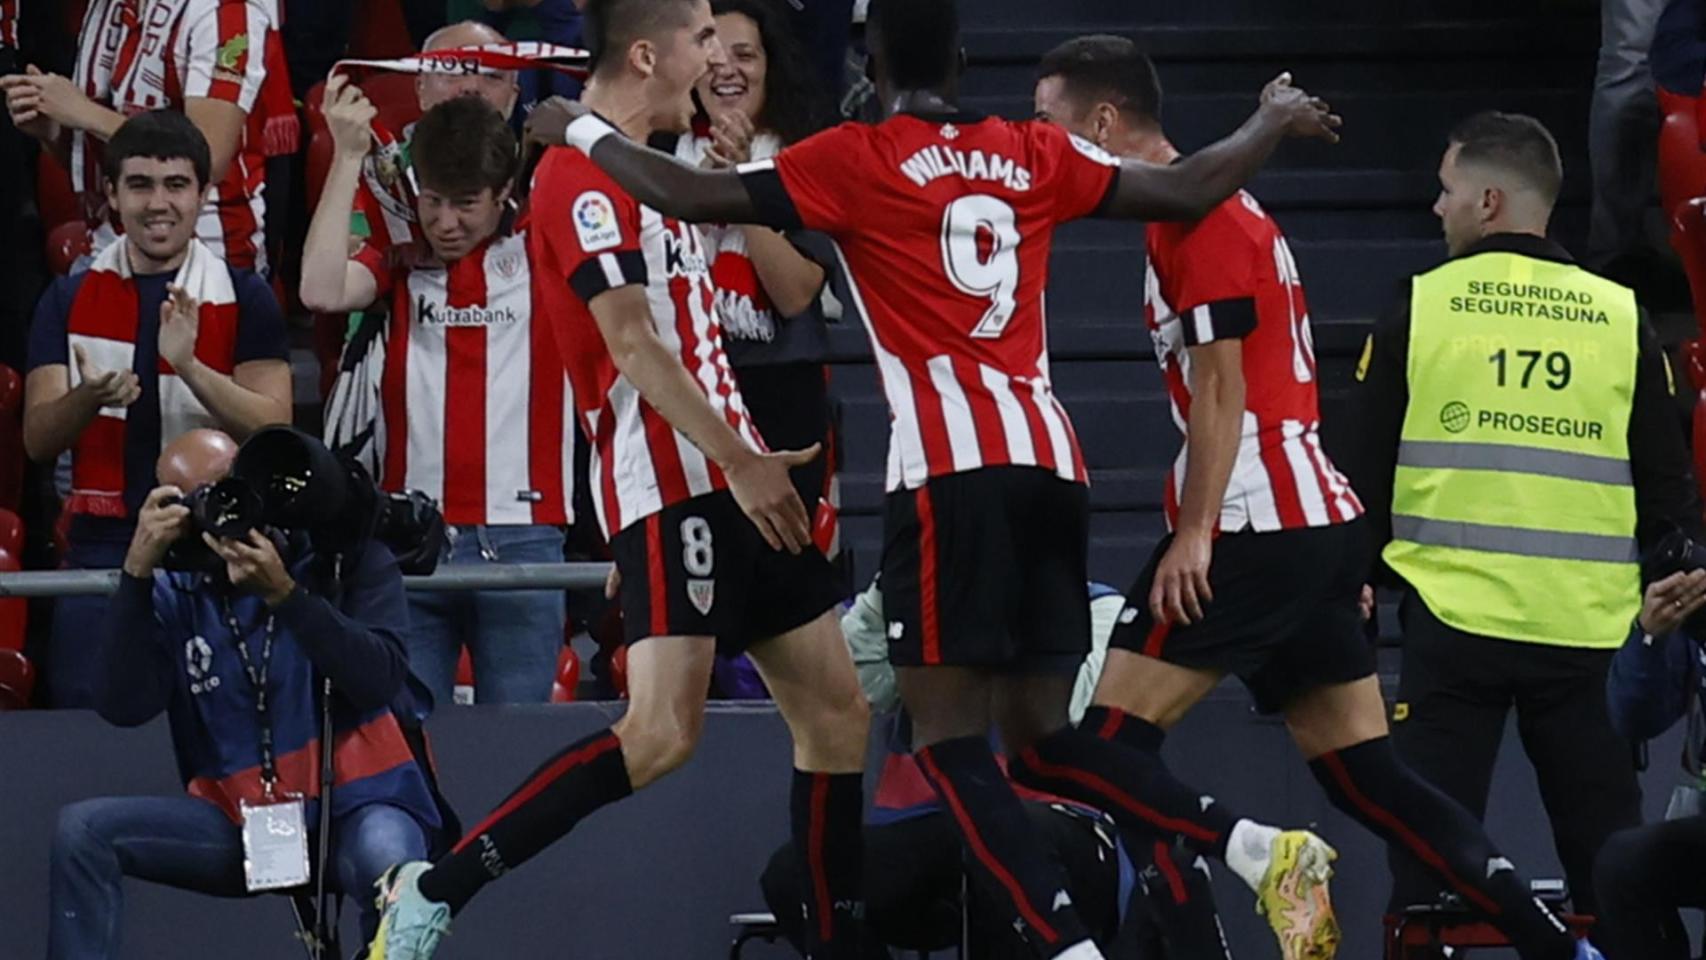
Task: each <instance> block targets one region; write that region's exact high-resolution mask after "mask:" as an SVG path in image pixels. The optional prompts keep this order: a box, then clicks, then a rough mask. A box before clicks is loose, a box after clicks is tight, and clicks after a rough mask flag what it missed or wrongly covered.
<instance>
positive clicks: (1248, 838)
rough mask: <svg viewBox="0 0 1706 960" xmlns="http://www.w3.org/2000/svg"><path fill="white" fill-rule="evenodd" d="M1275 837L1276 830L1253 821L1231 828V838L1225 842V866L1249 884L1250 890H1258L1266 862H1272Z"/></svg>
mask: <svg viewBox="0 0 1706 960" xmlns="http://www.w3.org/2000/svg"><path fill="white" fill-rule="evenodd" d="M1279 835H1280V832H1279V829H1278V828H1276V827H1270V826H1267V825H1266V824H1261V823H1257V822H1256V821H1254V820H1240V821H1238V822H1237V823H1236V824H1234V825H1233V827H1232V836H1230V837H1228V838H1227V841H1226V866H1227V868H1228V869H1230V870H1231V871H1232V872H1233V873H1236V874H1238V876H1239V877H1240V878H1242V879H1243V881H1244V882H1245V883H1247V884H1249V885H1250V889H1251V890H1260V889H1261V887H1262V878H1263V877H1264V876H1266V875H1267V873H1268V863H1269V861H1271V860H1273V850H1274V838H1275V837H1277V836H1279Z"/></svg>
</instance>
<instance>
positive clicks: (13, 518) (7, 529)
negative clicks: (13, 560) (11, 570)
mask: <svg viewBox="0 0 1706 960" xmlns="http://www.w3.org/2000/svg"><path fill="white" fill-rule="evenodd" d="M0 550H8V551H11V554H12V556H14V557H21V556H23V554H24V521H23V520H22V519H21V518H20V517H19V516H18V515H17V514H16V513H14V512H13V511H11V510H0Z"/></svg>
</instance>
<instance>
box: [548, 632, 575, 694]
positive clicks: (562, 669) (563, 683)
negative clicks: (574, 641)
mask: <svg viewBox="0 0 1706 960" xmlns="http://www.w3.org/2000/svg"><path fill="white" fill-rule="evenodd" d="M580 682H581V658H580V657H579V656H577V655H576V654H575V651H574V648H573V647H571V646H569V645H568V644H566V643H565V644H563V652H562V653H560V654H558V655H557V682H556V683H554V684H552V685H551V702H552V703H573V702H574V700H575V691H576V689H577V688H579V687H580Z"/></svg>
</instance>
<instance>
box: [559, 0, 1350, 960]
mask: <svg viewBox="0 0 1706 960" xmlns="http://www.w3.org/2000/svg"><path fill="white" fill-rule="evenodd" d="M868 29H869V30H870V35H871V38H872V47H873V56H874V60H875V67H876V73H877V81H878V88H879V90H880V91H881V94H882V97H883V101H884V103H885V104H887V105H888V107H889V112H890V113H891V114H893V115H892V116H890V117H889V119H887V120H886V121H885V122H883V123H881V124H879V125H876V126H863V125H857V124H847V125H843V126H841V127H837V128H835V129H834V130H830V131H827V132H825V133H822V134H819V135H817V136H815V137H812V138H809V139H807V140H805V141H802V142H801V143H799V144H796V145H794V146H792V147H789V148H787V149H784V150H783V151H782V152H781V153H780V154H778V155H777V157H775V158H774V159H773V160H769V161H763V162H759V163H753V164H747V165H744V166H742V167H741V168H739V169H738V170H736V171H707V170H696V169H694V168H692V167H689V166H687V165H685V164H682V163H679V162H677V161H675V160H673V159H672V158H669V157H667V156H664V155H662V154H659V153H656V152H653V151H649V150H646V149H644V148H643V147H640V146H639V145H638V144H637V143H636V142H635V139H633V138H630V137H624V136H623V135H622V133H623V132H625V131H618V130H616V129H615V128H614V127H612V126H611V125H610V124H609V123H608V122H607V121H606V120H604V119H602V118H600V117H598V116H596V115H592V114H587V113H586V111H585V109H584V108H583V107H580V106H578V105H575V104H569V103H566V102H561V101H559V102H554V103H553V104H548V105H545V106H542V107H540V108H539V110H540V111H544V112H543V113H540V112H538V111H536V112H535V114H534V116H533V118H532V119H531V120H530V124H529V126H530V129H531V130H532V135H533V136H534V137H535V138H539V139H547V140H549V139H551V138H553V137H555V138H563V139H566V140H567V141H568V142H571V143H573V144H575V145H576V146H578V147H580V148H581V149H582V150H583V151H585V152H587V153H588V155H589V156H591V157H592V159H593V160H594V161H596V162H597V163H598V164H599V165H600V166H601V167H603V168H604V169H606V170H607V171H609V172H610V173H611V175H612V176H613V177H614V179H615V180H616V181H617V182H619V183H621V184H622V186H623V187H624V188H626V189H628V190H629V191H632V192H633V194H634V195H635V196H636V197H637V198H638V199H639V200H640V202H642V203H646V204H648V205H650V206H652V207H654V208H656V209H658V210H661V211H663V212H664V213H665V214H666V215H669V216H679V217H683V218H685V219H688V220H692V221H711V222H735V223H743V222H756V223H763V224H766V225H768V226H772V227H778V228H797V227H801V226H803V227H805V228H807V229H815V230H820V231H823V232H825V233H828V234H829V235H831V236H832V237H833V238H835V239H836V240H837V241H838V242H839V243H840V245H841V249H842V251H843V254H844V259H845V261H846V266H847V268H848V273H849V274H850V277H851V280H852V289H853V301H854V302H853V307H854V308H855V309H856V310H857V311H858V313H859V314H860V315H861V316H862V317H863V318H864V320H865V323H866V325H867V328H868V330H869V332H870V334H871V340H872V344H873V349H874V351H875V353H876V356H877V364H878V368H879V370H880V371H881V373H882V377H883V384H884V390H885V392H886V393H887V395H888V400H889V404H890V409H891V414H892V424H893V432H892V435H891V438H890V447H889V457H888V490H889V494H888V500H887V504H886V507H885V511H886V515H885V527H886V529H885V543H886V548H885V551H884V557H883V570H882V583H883V585H884V591H885V593H886V595H887V599H888V605H887V618H888V635H889V638H890V641H891V646H892V654H893V656H892V660H893V662H894V663H895V664H896V666H897V667H898V683H899V686H900V690H901V694H902V697H903V699H904V700H905V702H906V705H907V709H908V711H909V712H910V713H911V715H912V718H913V723H914V738H915V743H916V744H918V749H917V757H918V760H919V766H920V767H921V769H922V770H923V771H924V773H925V775H926V777H927V778H928V779H929V780H930V781H931V784H932V786H933V787H934V788H935V789H936V791H937V792H938V794H939V795H940V796H941V797H942V799H943V801H944V803H945V806H946V807H947V808H948V810H949V811H950V812H951V813H952V815H953V816H954V818H955V821H956V824H957V826H958V827H959V828H960V830H961V832H962V834H963V835H964V837H965V840H966V843H967V845H968V847H969V849H970V850H971V852H972V854H973V856H972V858H971V862H972V864H973V866H974V869H973V876H974V878H975V880H976V882H979V883H981V884H983V885H984V887H985V889H987V890H989V891H991V892H992V893H993V894H994V895H995V896H997V897H1000V898H1002V900H1004V901H1005V902H1006V903H1008V904H1010V905H1011V909H1012V911H1013V914H1012V915H1013V921H1014V923H1015V924H1016V926H1017V927H1018V928H1020V929H1022V930H1024V931H1025V934H1026V936H1027V937H1028V938H1029V939H1030V941H1031V944H1032V947H1033V949H1034V950H1035V951H1036V952H1037V954H1038V955H1039V956H1042V957H1067V958H1071V960H1079V958H1093V957H1100V956H1101V954H1100V953H1099V952H1098V951H1097V949H1096V947H1095V946H1094V944H1093V943H1091V942H1090V941H1089V939H1088V938H1087V936H1086V934H1085V930H1084V926H1083V924H1082V922H1081V921H1080V919H1079V917H1078V916H1077V914H1076V911H1075V910H1074V908H1073V906H1072V900H1071V897H1070V895H1069V894H1068V893H1067V892H1066V890H1065V888H1064V886H1063V884H1062V881H1061V878H1060V874H1059V870H1058V868H1056V867H1055V866H1054V865H1052V864H1051V863H1050V862H1049V861H1048V859H1047V855H1046V853H1045V851H1044V849H1043V847H1042V845H1041V843H1040V842H1039V840H1038V838H1037V836H1036V835H1035V834H1034V832H1033V831H1032V830H1031V828H1030V825H1029V824H1028V823H1027V822H1026V820H1025V816H1024V812H1023V808H1022V807H1021V806H1020V803H1019V801H1018V800H1017V798H1016V797H1015V796H1014V794H1013V791H1012V789H1011V788H1010V787H1009V786H1008V784H1007V783H1006V781H1005V779H1004V778H1003V777H1002V776H1001V774H1000V771H999V768H998V767H997V765H996V762H995V758H994V756H993V755H992V753H991V751H990V746H989V740H988V737H987V730H988V727H989V724H990V721H991V719H992V716H993V719H994V720H995V722H996V723H997V725H998V726H999V728H1000V732H1001V736H1002V741H1003V743H1004V745H1005V746H1006V748H1007V749H1008V750H1010V751H1014V752H1017V751H1020V750H1022V749H1025V748H1028V747H1030V746H1031V745H1032V744H1034V743H1036V742H1037V741H1039V740H1042V739H1043V738H1044V737H1049V736H1061V735H1065V734H1063V733H1062V731H1070V729H1071V728H1070V727H1069V726H1068V724H1067V711H1066V707H1067V700H1068V696H1069V694H1070V691H1071V687H1072V678H1073V671H1075V670H1076V669H1077V665H1078V663H1079V662H1080V661H1081V660H1082V658H1083V656H1084V654H1085V652H1086V650H1087V648H1088V643H1089V623H1088V618H1087V611H1086V607H1085V604H1084V593H1083V591H1084V582H1085V579H1086V577H1085V564H1086V557H1085V550H1086V541H1087V538H1088V526H1089V506H1088V493H1087V490H1086V486H1085V481H1086V472H1085V469H1084V463H1083V459H1082V457H1081V455H1080V453H1079V450H1078V444H1077V440H1076V438H1075V436H1074V434H1073V432H1072V427H1071V424H1070V422H1069V421H1068V419H1067V416H1066V412H1065V410H1064V409H1063V408H1062V407H1061V405H1060V404H1059V402H1058V401H1057V400H1056V399H1055V397H1054V392H1053V388H1052V386H1051V385H1050V381H1049V373H1048V357H1047V350H1046V347H1045V344H1044V329H1043V327H1044V317H1043V304H1042V300H1043V287H1044V285H1045V283H1046V280H1047V261H1048V254H1049V246H1050V242H1051V240H1052V237H1053V231H1054V228H1055V226H1056V225H1058V224H1060V223H1062V222H1064V221H1067V220H1072V219H1075V218H1078V217H1083V216H1089V215H1092V214H1100V215H1106V216H1117V217H1145V218H1197V217H1201V216H1203V215H1204V214H1206V213H1208V212H1209V211H1210V210H1212V209H1213V208H1214V206H1215V205H1216V204H1218V203H1219V202H1220V201H1221V200H1223V199H1225V198H1226V197H1227V196H1229V195H1231V193H1232V192H1233V191H1234V190H1236V189H1237V188H1238V186H1239V185H1240V184H1242V183H1243V182H1244V181H1245V180H1247V179H1248V178H1249V176H1250V175H1251V174H1252V173H1254V171H1255V170H1256V168H1257V167H1258V166H1259V165H1260V163H1261V162H1262V161H1263V160H1264V159H1265V158H1266V157H1267V155H1268V154H1269V153H1270V152H1271V151H1272V149H1273V148H1274V147H1275V146H1276V145H1277V144H1278V143H1279V141H1280V140H1281V139H1282V138H1283V137H1284V136H1286V135H1288V134H1291V135H1301V136H1319V137H1325V138H1327V139H1335V138H1336V135H1335V134H1334V132H1333V131H1334V128H1335V127H1336V126H1337V125H1338V119H1337V118H1336V117H1334V116H1332V115H1331V114H1330V112H1329V111H1328V109H1327V107H1326V105H1325V104H1324V103H1322V102H1320V101H1319V100H1316V99H1313V98H1311V97H1309V96H1308V95H1307V94H1305V93H1303V92H1302V91H1301V90H1298V89H1296V88H1294V87H1292V86H1291V84H1290V78H1289V77H1287V76H1282V77H1280V78H1279V79H1277V80H1275V81H1274V82H1273V83H1271V84H1269V86H1268V87H1267V89H1266V90H1264V91H1263V95H1262V102H1261V106H1260V109H1259V110H1258V111H1257V112H1256V114H1255V116H1253V117H1252V118H1251V119H1250V120H1249V121H1248V122H1247V123H1246V124H1245V125H1244V126H1243V127H1242V128H1241V129H1240V130H1239V131H1238V132H1237V133H1235V134H1233V135H1232V136H1231V137H1229V138H1227V139H1226V140H1223V141H1221V142H1220V143H1217V144H1215V145H1213V146H1210V147H1208V148H1207V149H1205V150H1203V151H1202V152H1201V153H1199V154H1197V155H1196V156H1194V157H1191V158H1189V159H1186V160H1184V161H1181V162H1180V163H1178V164H1175V165H1172V166H1158V165H1153V164H1147V163H1142V162H1128V163H1121V161H1119V160H1117V159H1115V158H1113V157H1110V156H1109V155H1108V154H1106V153H1105V152H1103V151H1102V150H1099V149H1097V148H1096V147H1094V146H1092V145H1090V144H1088V143H1085V142H1083V141H1081V140H1078V139H1076V138H1073V137H1071V136H1069V135H1068V134H1066V133H1065V132H1064V131H1062V130H1061V129H1060V128H1059V127H1056V126H1053V125H1050V124H1044V123H1036V122H1030V121H1027V122H1019V123H1014V122H1009V121H1006V120H1002V119H999V118H991V117H984V116H980V115H978V114H975V113H972V112H970V111H967V110H963V109H961V108H960V107H959V106H958V104H957V103H956V99H957V97H956V91H957V87H958V73H959V70H958V66H959V64H960V63H961V52H960V47H959V24H958V15H957V11H956V8H955V5H954V3H953V2H952V0H890V2H887V3H883V4H881V5H874V6H873V8H872V11H871V22H870V24H869V27H868ZM570 117H575V119H573V121H572V123H570V124H569V125H567V126H566V127H565V126H564V124H565V122H566V121H567V120H568V119H569V118H570ZM1086 739H1089V740H1090V741H1092V742H1093V743H1096V744H1100V741H1096V740H1095V739H1094V738H1093V737H1087V738H1086ZM1264 835H1267V834H1264ZM1274 849H1275V850H1278V851H1279V852H1280V854H1281V856H1279V857H1273V856H1271V855H1270V854H1271V853H1272V851H1270V850H1264V851H1260V852H1259V856H1257V857H1253V858H1252V859H1257V860H1259V861H1260V862H1261V863H1262V864H1264V865H1265V866H1272V867H1273V869H1264V870H1263V872H1262V873H1261V875H1260V876H1258V877H1257V878H1256V880H1255V884H1256V885H1257V886H1259V887H1260V888H1261V889H1262V890H1263V891H1264V894H1265V896H1266V897H1267V898H1268V899H1269V900H1270V901H1271V902H1273V903H1274V904H1276V905H1278V906H1279V907H1281V908H1282V909H1270V911H1269V913H1270V917H1271V918H1272V919H1273V921H1274V922H1275V923H1276V924H1283V923H1285V922H1287V921H1286V920H1285V919H1283V917H1282V914H1284V913H1285V912H1286V911H1288V910H1294V909H1295V910H1306V911H1314V910H1315V909H1316V908H1315V906H1314V904H1315V903H1316V902H1317V901H1321V900H1324V891H1323V890H1321V887H1322V884H1323V882H1324V880H1325V878H1326V873H1327V869H1328V868H1327V866H1326V861H1327V859H1328V858H1329V856H1330V851H1329V849H1328V848H1327V847H1326V845H1325V844H1324V843H1322V842H1321V841H1320V840H1319V839H1318V838H1315V837H1313V836H1312V835H1309V834H1306V833H1303V832H1296V833H1287V834H1284V835H1282V836H1281V837H1279V839H1277V840H1276V842H1275V844H1274Z"/></svg>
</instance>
